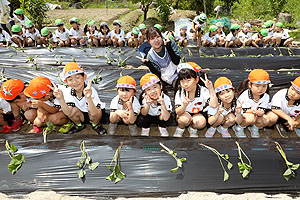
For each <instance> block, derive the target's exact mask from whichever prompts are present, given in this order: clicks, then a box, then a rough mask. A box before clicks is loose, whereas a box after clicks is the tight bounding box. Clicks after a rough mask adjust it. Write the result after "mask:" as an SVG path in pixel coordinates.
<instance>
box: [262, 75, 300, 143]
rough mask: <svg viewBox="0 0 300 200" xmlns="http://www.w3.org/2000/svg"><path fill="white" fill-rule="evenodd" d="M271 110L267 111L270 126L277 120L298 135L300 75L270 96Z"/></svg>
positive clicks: (299, 130) (299, 121) (299, 124)
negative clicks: (288, 85)
mask: <svg viewBox="0 0 300 200" xmlns="http://www.w3.org/2000/svg"><path fill="white" fill-rule="evenodd" d="M271 104H272V112H268V114H267V116H268V117H269V119H270V124H269V125H270V126H272V125H274V124H275V123H276V122H279V123H280V124H282V125H283V126H284V127H286V128H288V129H289V130H295V132H296V134H297V135H298V136H299V137H300V116H299V114H300V76H299V77H298V78H296V79H295V80H294V81H292V82H291V86H290V87H289V88H288V89H281V90H279V91H278V92H277V93H276V94H275V95H274V96H273V98H272V103H271Z"/></svg>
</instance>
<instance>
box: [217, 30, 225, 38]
mask: <svg viewBox="0 0 300 200" xmlns="http://www.w3.org/2000/svg"><path fill="white" fill-rule="evenodd" d="M216 37H226V35H225V33H224V32H223V31H222V33H221V34H219V33H217V34H216Z"/></svg>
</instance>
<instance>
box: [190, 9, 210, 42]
mask: <svg viewBox="0 0 300 200" xmlns="http://www.w3.org/2000/svg"><path fill="white" fill-rule="evenodd" d="M206 20H207V16H206V14H204V13H201V14H200V15H199V16H196V17H195V19H194V20H193V25H192V26H193V28H192V30H191V32H192V33H193V39H194V41H198V42H197V43H198V47H199V46H200V42H201V37H202V35H203V33H204V30H205V26H206Z"/></svg>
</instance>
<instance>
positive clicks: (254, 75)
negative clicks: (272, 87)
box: [248, 69, 271, 84]
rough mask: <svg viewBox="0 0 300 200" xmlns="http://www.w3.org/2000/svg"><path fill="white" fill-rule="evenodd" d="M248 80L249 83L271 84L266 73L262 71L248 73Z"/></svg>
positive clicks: (256, 70)
mask: <svg viewBox="0 0 300 200" xmlns="http://www.w3.org/2000/svg"><path fill="white" fill-rule="evenodd" d="M248 79H249V81H250V82H251V83H256V84H268V83H270V82H271V81H270V76H269V74H268V72H266V71H265V70H263V69H254V70H253V71H252V72H250V74H249V76H248Z"/></svg>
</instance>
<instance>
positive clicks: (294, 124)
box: [286, 119, 299, 130]
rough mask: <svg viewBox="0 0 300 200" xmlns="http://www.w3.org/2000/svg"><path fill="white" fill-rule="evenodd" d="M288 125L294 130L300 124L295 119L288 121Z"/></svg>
mask: <svg viewBox="0 0 300 200" xmlns="http://www.w3.org/2000/svg"><path fill="white" fill-rule="evenodd" d="M286 125H287V126H288V128H289V129H290V130H294V128H296V127H297V126H298V125H299V123H298V122H297V121H295V120H293V119H290V120H288V121H287V123H286Z"/></svg>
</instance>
